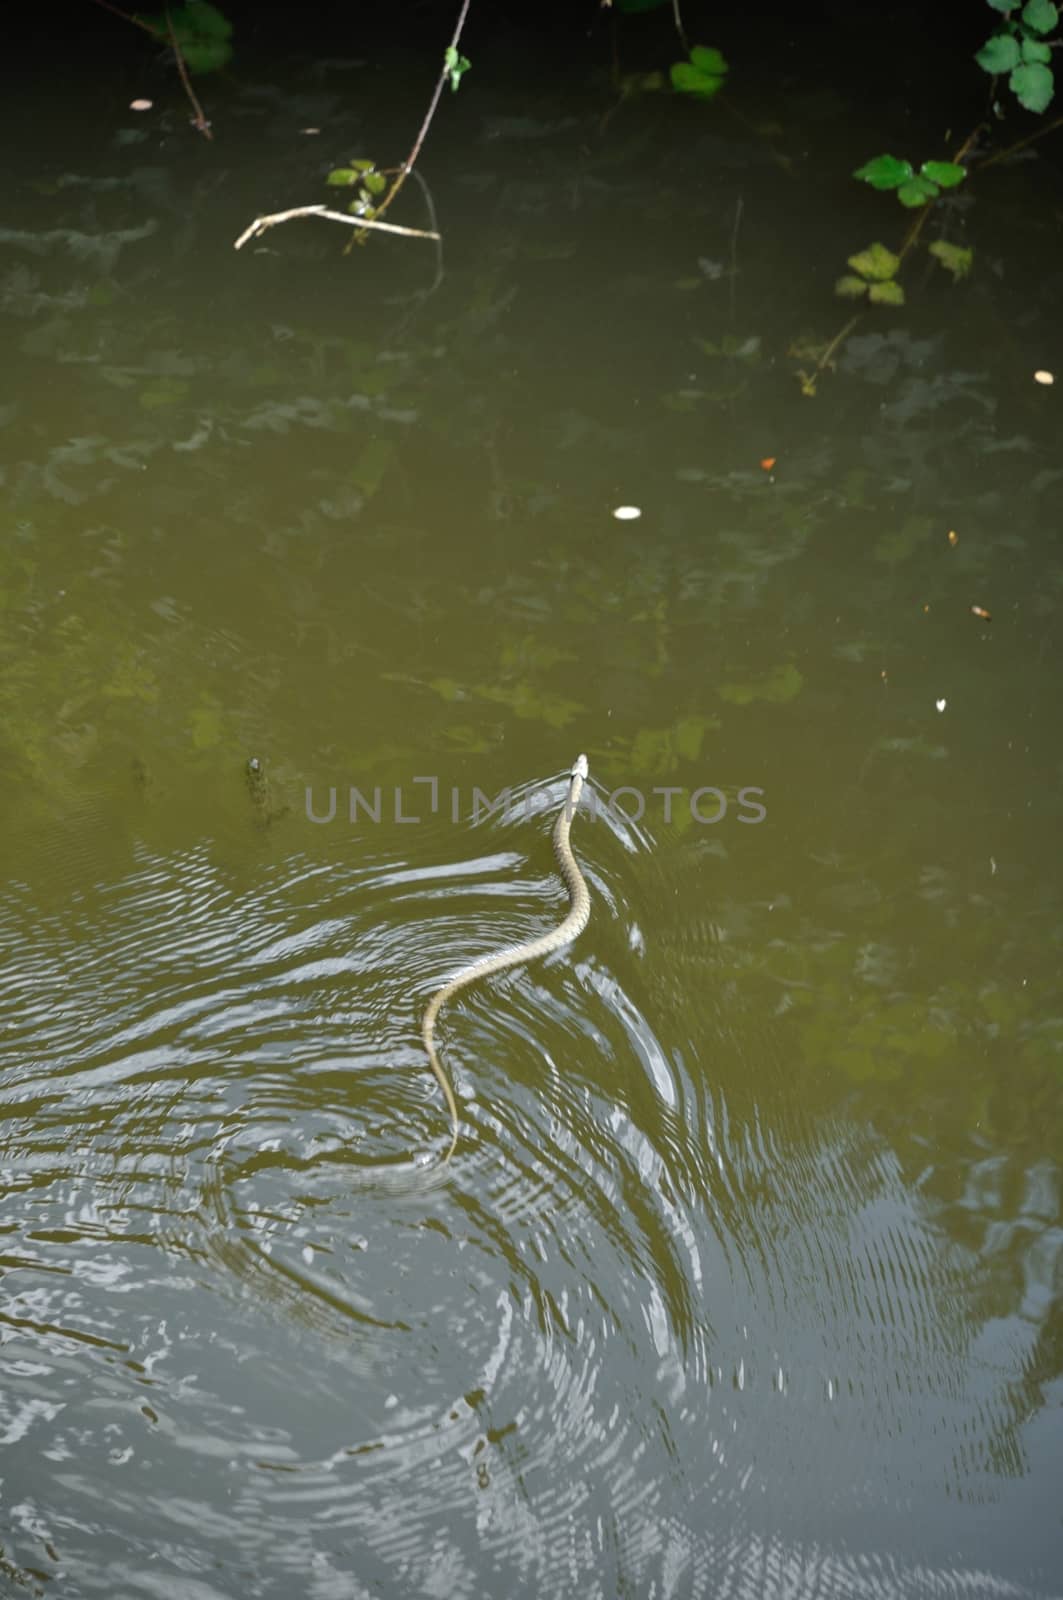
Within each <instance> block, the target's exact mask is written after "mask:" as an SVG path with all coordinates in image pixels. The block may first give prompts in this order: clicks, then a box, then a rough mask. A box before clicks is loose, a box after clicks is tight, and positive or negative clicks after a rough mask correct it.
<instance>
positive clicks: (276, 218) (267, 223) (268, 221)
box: [233, 206, 440, 250]
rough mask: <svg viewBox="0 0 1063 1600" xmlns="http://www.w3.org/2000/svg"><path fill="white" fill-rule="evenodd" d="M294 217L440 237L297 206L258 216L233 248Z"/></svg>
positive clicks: (324, 209)
mask: <svg viewBox="0 0 1063 1600" xmlns="http://www.w3.org/2000/svg"><path fill="white" fill-rule="evenodd" d="M293 217H327V218H328V220H329V222H345V223H346V224H347V226H348V227H349V228H376V229H378V230H379V232H381V233H401V234H403V235H404V236H405V237H406V238H407V239H438V238H439V237H440V235H439V234H438V233H429V232H427V231H426V230H425V229H424V228H400V227H399V226H398V224H397V223H395V222H370V221H369V220H367V218H365V217H352V216H351V215H350V214H349V213H348V212H346V211H330V210H329V208H328V206H296V207H295V209H294V210H292V211H273V212H271V213H270V215H269V216H266V217H256V218H255V220H254V222H252V224H251V226H250V227H249V228H245V229H244V231H243V233H242V234H241V235H240V237H239V239H237V241H236V243H235V244H234V245H233V249H234V250H239V249H240V247H241V246H242V245H245V244H246V243H247V241H248V239H255V238H257V237H258V235H259V234H260V233H265V231H266V229H267V228H272V227H273V226H274V225H275V224H276V223H278V222H290V221H291V219H292V218H293Z"/></svg>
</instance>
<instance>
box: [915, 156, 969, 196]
mask: <svg viewBox="0 0 1063 1600" xmlns="http://www.w3.org/2000/svg"><path fill="white" fill-rule="evenodd" d="M919 170H920V172H921V173H922V175H923V177H924V178H929V179H930V181H931V183H938V184H940V185H941V187H942V188H943V189H954V188H955V187H956V185H957V184H958V183H962V182H963V180H964V178H966V176H967V169H966V167H961V166H960V164H959V163H958V162H957V161H924V162H923V165H922V166H921V167H920V168H919Z"/></svg>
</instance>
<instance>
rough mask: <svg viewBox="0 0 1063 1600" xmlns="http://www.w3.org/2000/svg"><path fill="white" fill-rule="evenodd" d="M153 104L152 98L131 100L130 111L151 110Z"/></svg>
mask: <svg viewBox="0 0 1063 1600" xmlns="http://www.w3.org/2000/svg"><path fill="white" fill-rule="evenodd" d="M151 106H152V102H151V101H150V100H130V102H129V109H130V111H150V110H151Z"/></svg>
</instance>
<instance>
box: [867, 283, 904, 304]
mask: <svg viewBox="0 0 1063 1600" xmlns="http://www.w3.org/2000/svg"><path fill="white" fill-rule="evenodd" d="M867 298H868V299H869V300H870V301H871V304H872V305H873V306H903V304H904V290H903V289H902V288H901V286H900V284H899V283H892V282H891V283H873V284H872V285H871V286H870V288H869V289H868V291H867Z"/></svg>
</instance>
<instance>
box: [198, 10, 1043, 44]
mask: <svg viewBox="0 0 1063 1600" xmlns="http://www.w3.org/2000/svg"><path fill="white" fill-rule="evenodd" d="M1035 3H1036V0H1031V4H1035ZM1026 9H1027V10H1029V9H1030V8H1029V6H1027V8H1026ZM1049 10H1050V11H1054V10H1055V7H1054V6H1050V7H1049ZM173 17H174V24H175V26H176V22H177V18H178V17H182V18H183V19H186V20H187V23H188V26H189V27H190V28H191V29H192V30H193V31H194V32H195V33H201V34H203V35H204V37H205V38H214V39H231V38H232V31H233V25H232V23H231V22H230V21H229V19H228V17H226V16H225V15H223V13H222V12H220V11H219V10H218V8H217V6H212V5H209V4H208V0H188V4H187V5H186V6H184V8H183V11H177V12H174V13H173ZM1042 31H1044V30H1042Z"/></svg>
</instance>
